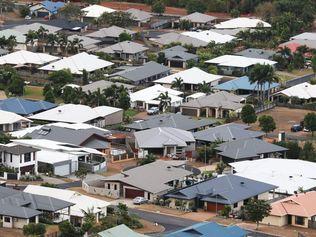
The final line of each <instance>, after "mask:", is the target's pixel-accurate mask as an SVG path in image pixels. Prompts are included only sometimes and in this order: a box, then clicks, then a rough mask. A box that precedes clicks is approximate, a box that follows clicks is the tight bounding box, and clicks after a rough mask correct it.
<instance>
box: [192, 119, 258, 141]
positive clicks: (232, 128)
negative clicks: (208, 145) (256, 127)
mask: <svg viewBox="0 0 316 237" xmlns="http://www.w3.org/2000/svg"><path fill="white" fill-rule="evenodd" d="M248 128H249V126H246V125H244V124H237V123H229V124H224V125H220V126H216V127H212V128H208V129H206V130H202V131H198V132H196V133H194V137H195V139H196V140H200V141H206V142H216V141H225V142H226V141H233V140H239V139H247V138H255V137H262V136H263V135H264V133H263V132H258V131H251V130H247V129H248Z"/></svg>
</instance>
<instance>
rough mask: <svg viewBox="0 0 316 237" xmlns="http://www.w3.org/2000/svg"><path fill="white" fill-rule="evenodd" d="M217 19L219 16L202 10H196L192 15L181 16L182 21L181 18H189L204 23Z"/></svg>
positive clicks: (194, 21)
mask: <svg viewBox="0 0 316 237" xmlns="http://www.w3.org/2000/svg"><path fill="white" fill-rule="evenodd" d="M215 19H217V17H215V16H210V15H206V14H203V13H200V12H194V13H191V14H190V15H187V16H183V17H181V18H180V21H181V20H189V21H191V22H193V23H204V24H205V23H208V22H211V21H214V20H215Z"/></svg>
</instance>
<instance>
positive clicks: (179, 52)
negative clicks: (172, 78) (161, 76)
mask: <svg viewBox="0 0 316 237" xmlns="http://www.w3.org/2000/svg"><path fill="white" fill-rule="evenodd" d="M187 51H188V50H187V49H186V48H184V47H182V46H181V45H177V46H174V47H171V48H167V49H164V50H162V51H161V52H163V53H164V54H165V58H166V59H167V60H173V61H184V62H185V61H188V60H191V59H198V56H197V55H196V54H192V53H188V52H187Z"/></svg>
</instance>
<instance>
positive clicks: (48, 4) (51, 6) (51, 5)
mask: <svg viewBox="0 0 316 237" xmlns="http://www.w3.org/2000/svg"><path fill="white" fill-rule="evenodd" d="M41 5H42V6H43V7H44V8H45V9H46V10H47V11H49V12H50V13H52V14H56V13H57V12H58V10H59V9H60V8H62V7H64V6H65V3H64V2H60V1H58V2H53V1H48V0H45V1H43V2H41Z"/></svg>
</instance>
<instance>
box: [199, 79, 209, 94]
mask: <svg viewBox="0 0 316 237" xmlns="http://www.w3.org/2000/svg"><path fill="white" fill-rule="evenodd" d="M198 91H199V92H202V93H205V94H210V93H211V92H212V89H211V88H210V86H209V84H207V83H206V82H205V81H203V83H199V84H198Z"/></svg>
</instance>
